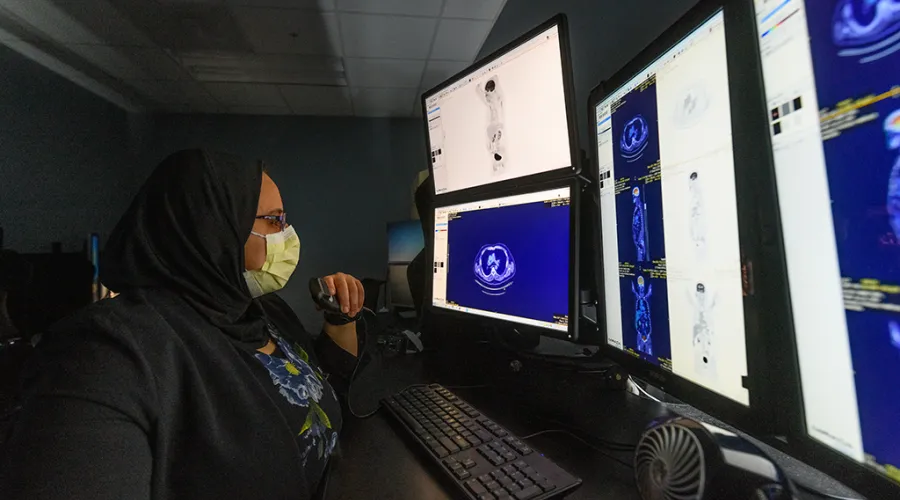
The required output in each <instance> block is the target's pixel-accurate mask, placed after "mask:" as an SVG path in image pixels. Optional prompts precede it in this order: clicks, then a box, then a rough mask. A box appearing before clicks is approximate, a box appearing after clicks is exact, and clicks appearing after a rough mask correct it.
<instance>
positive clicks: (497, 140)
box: [476, 76, 506, 174]
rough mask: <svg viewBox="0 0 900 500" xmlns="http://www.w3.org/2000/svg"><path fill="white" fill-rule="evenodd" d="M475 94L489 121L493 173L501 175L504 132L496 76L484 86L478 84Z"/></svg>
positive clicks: (488, 142) (504, 163)
mask: <svg viewBox="0 0 900 500" xmlns="http://www.w3.org/2000/svg"><path fill="white" fill-rule="evenodd" d="M476 92H478V96H479V97H480V98H481V100H482V101H483V102H484V103H485V105H487V107H488V112H489V115H490V120H489V122H488V128H487V146H488V152H489V153H490V155H491V162H492V163H491V164H492V165H493V172H494V173H495V174H496V173H502V172H503V170H504V167H505V165H506V148H505V147H504V145H505V143H506V140H505V137H504V135H505V131H504V125H503V124H504V121H503V92H502V91H501V89H500V83H499V80H498V77H497V76H492V77H491V78H490V79H488V81H487V82H485V84H484V86H482V85H481V84H478V86H477V87H476Z"/></svg>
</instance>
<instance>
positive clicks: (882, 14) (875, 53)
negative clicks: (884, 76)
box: [832, 0, 900, 64]
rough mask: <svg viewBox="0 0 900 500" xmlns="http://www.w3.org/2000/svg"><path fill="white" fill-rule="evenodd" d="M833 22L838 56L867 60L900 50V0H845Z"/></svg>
mask: <svg viewBox="0 0 900 500" xmlns="http://www.w3.org/2000/svg"><path fill="white" fill-rule="evenodd" d="M832 24H833V27H832V28H833V29H832V39H833V41H834V44H835V45H836V46H838V47H840V48H841V50H840V51H839V52H838V56H841V57H854V58H856V57H859V58H860V59H859V62H860V63H862V64H867V63H871V62H875V61H877V60H879V59H882V58H884V57H887V56H889V55H891V54H893V53H894V52H896V51H897V50H900V37H897V36H894V35H896V34H897V33H900V0H862V1H860V0H841V1H840V2H838V5H837V8H836V9H835V13H834V20H833V21H832Z"/></svg>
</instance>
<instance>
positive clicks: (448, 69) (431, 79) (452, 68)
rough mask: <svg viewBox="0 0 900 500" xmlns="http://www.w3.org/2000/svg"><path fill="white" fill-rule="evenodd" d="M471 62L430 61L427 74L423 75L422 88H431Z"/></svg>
mask: <svg viewBox="0 0 900 500" xmlns="http://www.w3.org/2000/svg"><path fill="white" fill-rule="evenodd" d="M467 66H469V63H467V62H462V61H428V65H427V66H425V75H424V76H423V77H422V88H423V89H425V90H429V89H431V88H432V87H434V86H436V85H438V84H439V83H441V82H443V81H444V80H446V79H448V78H450V77H451V76H453V75H455V74H457V73H459V72H460V71H462V70H464V69H466V67H467Z"/></svg>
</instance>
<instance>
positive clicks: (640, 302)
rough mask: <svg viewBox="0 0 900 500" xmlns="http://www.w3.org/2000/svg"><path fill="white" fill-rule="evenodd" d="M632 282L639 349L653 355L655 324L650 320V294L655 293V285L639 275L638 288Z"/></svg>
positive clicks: (635, 326) (635, 327)
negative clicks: (645, 282) (646, 281)
mask: <svg viewBox="0 0 900 500" xmlns="http://www.w3.org/2000/svg"><path fill="white" fill-rule="evenodd" d="M634 285H635V284H634V283H632V284H631V293H633V294H634V329H635V330H637V350H638V351H639V352H642V353H644V354H647V355H650V356H652V355H653V338H652V336H651V334H652V333H653V325H652V324H651V322H650V300H649V299H650V295H652V294H653V285H651V284H649V283H648V284H646V286H645V284H644V277H643V276H638V277H637V289H635V286H634Z"/></svg>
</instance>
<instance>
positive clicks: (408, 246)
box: [387, 220, 425, 263]
mask: <svg viewBox="0 0 900 500" xmlns="http://www.w3.org/2000/svg"><path fill="white" fill-rule="evenodd" d="M387 233H388V263H395V262H396V263H409V262H412V261H413V259H415V258H416V255H419V252H421V251H422V249H423V248H425V236H424V235H423V234H422V223H421V221H418V220H408V221H402V222H391V223H389V224H388V228H387Z"/></svg>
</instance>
